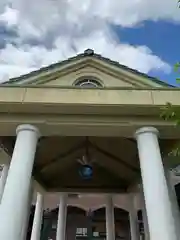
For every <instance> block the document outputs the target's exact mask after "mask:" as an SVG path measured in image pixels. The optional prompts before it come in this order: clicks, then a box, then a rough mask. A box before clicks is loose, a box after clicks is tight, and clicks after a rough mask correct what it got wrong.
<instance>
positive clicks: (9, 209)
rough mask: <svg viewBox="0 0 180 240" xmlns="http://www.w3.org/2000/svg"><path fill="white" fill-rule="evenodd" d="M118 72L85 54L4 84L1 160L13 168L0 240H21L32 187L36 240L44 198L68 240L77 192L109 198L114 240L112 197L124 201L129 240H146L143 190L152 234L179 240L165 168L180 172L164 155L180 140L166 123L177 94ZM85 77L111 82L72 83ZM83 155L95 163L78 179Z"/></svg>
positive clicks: (1, 211) (0, 216) (0, 212)
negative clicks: (52, 201)
mask: <svg viewBox="0 0 180 240" xmlns="http://www.w3.org/2000/svg"><path fill="white" fill-rule="evenodd" d="M119 68H120V67H119V66H118V67H117V66H114V65H113V66H112V63H107V62H105V60H103V59H98V60H97V57H96V55H95V56H94V55H93V54H92V53H91V54H90V55H87V52H86V54H85V55H84V56H81V58H80V57H79V58H78V59H74V60H71V62H70V63H69V62H68V63H65V65H63V66H59V65H57V66H54V67H53V68H49V69H45V70H39V72H38V71H37V72H35V73H33V74H29V75H27V76H24V77H22V78H21V79H19V80H20V82H18V81H17V79H16V80H13V81H10V82H9V83H8V84H2V85H1V86H0V136H1V137H0V141H1V146H2V151H1V155H2V156H3V157H1V159H0V160H1V164H6V166H7V168H9V171H8V174H5V175H4V176H5V177H4V179H5V180H6V176H7V180H6V181H5V180H4V181H3V182H4V185H5V187H4V190H2V191H3V194H2V199H1V205H0V223H2V222H3V224H0V239H8V240H21V239H23V237H22V236H23V231H24V229H25V228H26V226H25V224H24V223H25V222H26V219H27V218H28V212H29V211H25V209H29V208H30V207H29V205H30V202H31V201H30V195H31V194H30V189H31V184H33V188H34V189H36V191H37V192H39V194H38V197H37V205H36V210H35V216H34V221H35V222H36V224H34V225H33V230H32V235H31V237H32V238H31V240H39V239H40V231H41V221H42V210H43V197H45V195H46V194H47V193H56V194H57V195H59V214H58V221H57V232H56V240H60V239H61V240H63V239H65V236H66V221H65V219H66V217H67V211H66V208H67V204H68V196H69V194H72V193H73V194H75V193H76V194H80V193H81V194H83V193H84V194H87V193H91V194H103V195H104V196H105V197H104V206H106V232H107V234H106V236H107V239H108V240H114V239H115V225H114V206H115V204H114V195H119V196H120V195H121V194H122V195H124V194H125V195H127V201H125V202H126V204H127V209H126V210H127V211H128V212H129V217H130V218H129V219H130V230H129V231H130V233H131V239H132V240H139V235H138V229H137V215H136V214H135V212H136V211H135V209H136V208H135V206H134V202H133V201H132V198H133V197H132V196H134V195H136V194H137V193H140V192H141V190H143V194H142V192H141V196H142V195H144V201H145V204H144V207H143V206H141V208H142V209H143V208H145V216H146V217H147V222H146V226H147V225H148V226H147V228H146V231H148V232H149V233H148V234H147V235H146V236H150V238H149V239H150V240H157V239H163V240H177V239H178V234H177V224H176V220H175V215H174V211H173V207H174V205H173V204H172V202H171V200H172V198H171V196H170V194H169V185H168V183H167V180H166V173H165V170H164V164H166V165H168V166H169V167H174V166H176V165H178V164H179V162H176V161H175V160H176V159H173V161H172V159H171V161H170V160H169V158H167V154H168V152H169V151H170V150H171V149H172V148H173V146H174V145H175V144H176V143H177V141H179V136H180V130H179V129H177V128H175V127H174V123H171V122H165V121H163V119H161V118H160V117H159V116H160V107H161V106H164V105H165V104H166V102H171V103H172V104H173V105H175V106H179V100H178V99H179V90H178V89H175V88H172V87H171V86H162V85H161V84H160V83H157V82H153V81H151V80H149V82H148V80H147V79H146V77H145V76H143V77H140V76H139V75H138V73H134V72H129V71H128V70H127V69H126V70H125V69H123V68H120V69H119ZM118 71H119V72H118ZM73 74H74V75H73ZM87 76H91V77H90V79H91V80H92V77H94V79H95V80H96V79H100V80H99V82H100V83H101V84H102V82H103V80H104V83H103V84H102V86H96V88H92V87H88V88H82V87H77V86H74V85H73V86H72V85H70V82H71V81H70V80H71V79H72V78H74V80H76V81H75V82H76V83H77V79H79V78H80V81H81V84H82V77H84V78H86V77H87ZM143 78H144V79H145V80H144V82H143ZM94 79H93V81H92V83H93V84H95V80H94ZM111 80H112V81H111ZM65 81H66V84H64V83H65ZM107 82H108V84H109V85H108V84H107ZM110 82H112V85H111V84H110ZM118 84H119V85H118ZM123 84H124V85H123ZM128 84H129V85H128ZM138 84H139V85H138ZM143 84H144V85H143ZM4 156H6V157H4ZM83 157H86V158H88V159H90V160H91V161H90V162H88V163H87V164H90V165H91V167H92V170H93V175H92V178H90V179H83V178H82V177H81V176H80V174H79V169H80V167H81V165H83V163H82V158H83ZM9 164H10V166H9ZM141 182H142V186H143V189H141V190H140V188H139V185H140V184H141ZM2 189H3V188H2ZM176 219H177V218H176ZM160 226H161V227H160ZM43 240H45V239H43Z"/></svg>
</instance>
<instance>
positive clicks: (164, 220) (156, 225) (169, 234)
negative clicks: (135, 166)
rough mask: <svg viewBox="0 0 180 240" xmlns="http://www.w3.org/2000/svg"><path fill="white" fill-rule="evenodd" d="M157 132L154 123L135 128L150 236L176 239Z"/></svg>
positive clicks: (154, 239) (156, 239)
mask: <svg viewBox="0 0 180 240" xmlns="http://www.w3.org/2000/svg"><path fill="white" fill-rule="evenodd" d="M157 135H158V131H157V129H155V128H153V127H144V128H141V129H139V130H137V131H136V139H137V145H138V153H139V160H140V167H141V174H142V181H143V190H144V195H145V202H146V210H147V217H148V224H149V232H150V239H151V240H158V239H163V240H177V239H178V236H177V234H176V228H175V224H174V219H173V214H172V209H171V203H170V199H169V194H168V187H167V182H166V177H165V172H164V167H163V162H162V159H161V154H160V149H159V144H158V138H157Z"/></svg>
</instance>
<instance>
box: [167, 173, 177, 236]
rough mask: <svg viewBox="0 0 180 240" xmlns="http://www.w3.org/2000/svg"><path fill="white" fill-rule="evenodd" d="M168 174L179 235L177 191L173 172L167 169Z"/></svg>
mask: <svg viewBox="0 0 180 240" xmlns="http://www.w3.org/2000/svg"><path fill="white" fill-rule="evenodd" d="M166 176H167V184H168V190H169V197H170V201H171V207H172V212H173V216H174V221H175V225H176V231H177V234H178V236H180V212H179V206H178V202H177V196H176V191H175V187H174V183H173V172H171V171H170V170H168V169H167V170H166Z"/></svg>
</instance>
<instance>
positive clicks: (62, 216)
mask: <svg viewBox="0 0 180 240" xmlns="http://www.w3.org/2000/svg"><path fill="white" fill-rule="evenodd" d="M67 197H68V195H67V194H66V193H61V194H60V203H59V212H58V221H57V232H56V240H65V235H66V215H67Z"/></svg>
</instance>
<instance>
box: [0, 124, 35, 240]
mask: <svg viewBox="0 0 180 240" xmlns="http://www.w3.org/2000/svg"><path fill="white" fill-rule="evenodd" d="M16 132H17V139H16V143H15V147H14V151H13V155H12V159H11V163H10V167H9V172H8V177H7V180H6V185H5V189H4V194H3V197H2V201H1V208H0V239H8V240H21V239H22V226H23V221H24V219H25V217H24V214H27V211H24V209H25V207H27V202H28V196H29V189H30V182H31V175H32V168H33V164H34V157H35V152H36V145H37V141H38V137H39V132H38V130H37V128H35V127H34V126H31V125H26V124H24V125H20V126H19V127H18V128H17V130H16Z"/></svg>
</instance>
